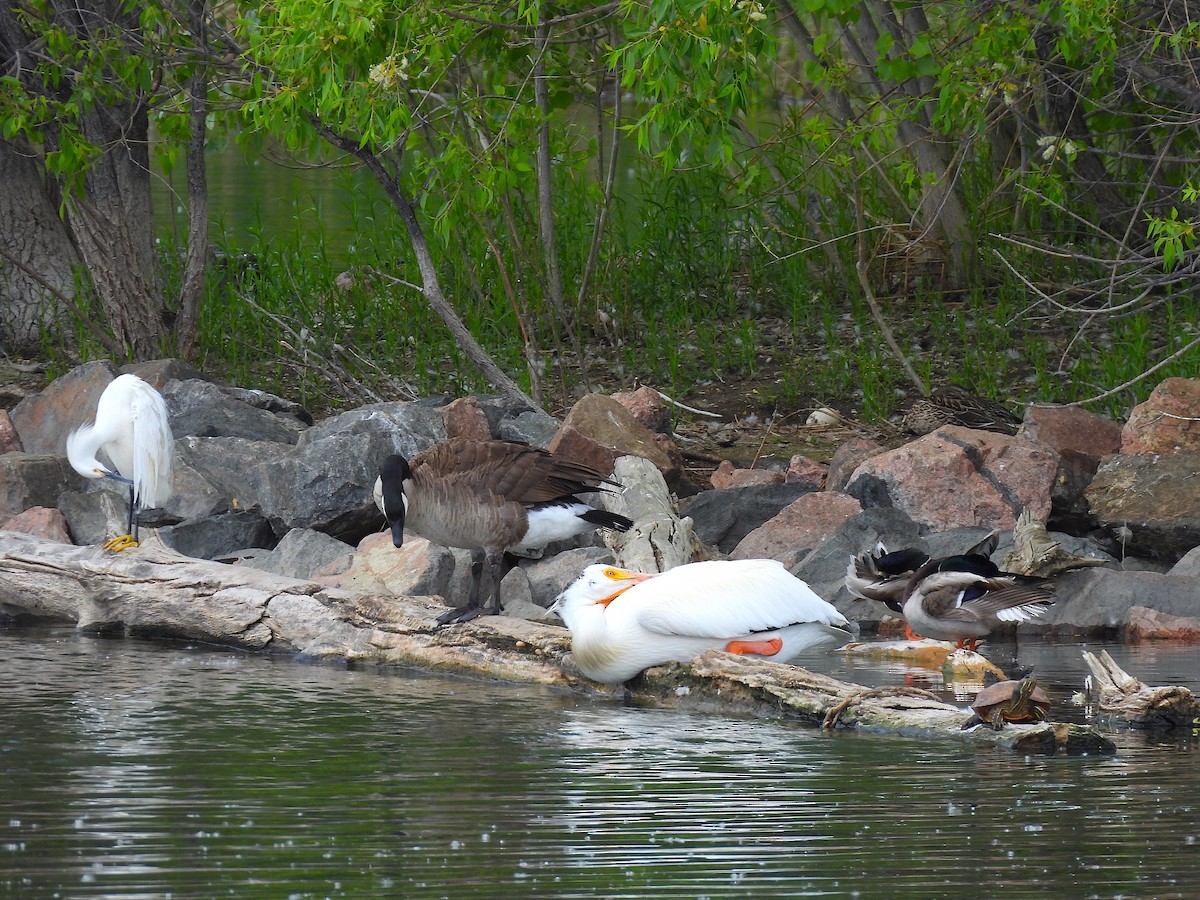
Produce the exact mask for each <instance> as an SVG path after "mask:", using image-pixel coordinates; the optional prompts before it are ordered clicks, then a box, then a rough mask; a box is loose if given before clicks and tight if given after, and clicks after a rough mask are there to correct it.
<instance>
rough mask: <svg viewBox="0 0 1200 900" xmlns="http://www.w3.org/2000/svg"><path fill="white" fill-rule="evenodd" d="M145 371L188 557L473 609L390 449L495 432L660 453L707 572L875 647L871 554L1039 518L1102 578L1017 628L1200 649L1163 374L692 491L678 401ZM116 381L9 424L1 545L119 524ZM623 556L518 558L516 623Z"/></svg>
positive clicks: (1187, 501) (1198, 472) (509, 587)
mask: <svg viewBox="0 0 1200 900" xmlns="http://www.w3.org/2000/svg"><path fill="white" fill-rule="evenodd" d="M128 369H129V370H131V371H135V372H136V373H137V374H139V375H141V376H142V377H143V378H145V379H146V380H147V381H149V382H150V383H151V384H153V385H155V386H156V387H158V388H159V389H160V390H161V391H162V393H163V395H164V397H165V398H166V401H167V405H168V408H169V410H170V414H171V426H172V431H173V433H174V436H175V446H176V456H177V462H176V471H175V495H174V496H173V497H172V498H171V500H170V501H169V502H168V503H166V504H165V506H164V507H163V508H162V509H160V510H157V511H154V512H153V513H152V514H151V515H149V516H145V517H143V526H144V527H145V526H147V525H148V526H150V527H151V528H156V529H157V536H158V538H159V539H160V540H161V541H162V542H163V543H164V544H165V545H167V546H168V547H171V548H173V549H175V550H176V551H178V552H179V553H182V554H184V555H186V556H189V557H195V558H200V559H210V560H218V561H221V562H225V563H230V564H236V565H242V566H247V567H253V568H258V569H263V570H267V571H270V572H274V573H277V574H281V575H285V576H288V577H292V578H299V579H305V580H311V581H314V582H316V583H318V584H322V585H326V586H328V587H331V588H339V589H345V590H353V591H359V592H363V593H367V594H373V595H375V596H378V597H381V598H386V597H388V596H442V597H445V596H458V595H459V593H460V592H461V591H463V590H465V579H466V578H467V577H468V569H469V567H468V565H467V555H466V553H465V552H461V551H451V550H447V549H445V548H441V547H435V546H431V545H429V544H428V543H427V542H424V541H419V540H414V541H406V543H405V546H404V547H403V548H402V549H400V550H397V549H395V548H393V547H392V545H391V541H390V538H388V536H387V535H386V534H385V533H383V531H382V528H383V520H382V517H381V516H380V514H379V513H378V511H377V510H376V508H375V505H374V503H373V501H372V498H371V493H370V490H371V485H372V484H373V482H374V479H375V476H376V474H377V467H378V462H379V460H381V459H382V458H383V457H384V456H386V455H387V454H389V453H403V454H405V455H408V456H411V455H412V454H414V453H416V452H417V451H419V450H421V449H423V448H424V447H426V446H429V445H430V444H432V443H435V442H436V441H439V440H442V439H444V438H446V437H463V438H472V439H488V438H493V437H495V438H503V439H509V440H520V441H525V442H527V443H530V444H533V445H535V446H541V447H548V448H550V449H552V450H555V451H556V452H560V453H563V454H564V455H567V456H570V457H572V458H575V459H578V460H579V461H581V462H584V463H586V464H588V465H590V466H592V467H594V468H597V469H600V470H603V471H611V470H612V468H613V465H614V463H615V461H616V460H617V459H618V458H619V457H622V456H626V455H633V456H638V457H642V458H644V459H648V460H650V462H652V463H653V465H654V467H655V468H657V470H658V471H659V472H661V474H662V476H663V478H664V479H665V482H666V484H667V485H668V486H669V487H670V488H671V489H672V490H673V491H674V492H675V494H676V495H677V496H678V497H679V498H681V499H679V501H678V511H679V513H680V514H681V515H682V516H686V517H688V518H689V519H690V520H691V525H692V528H693V531H694V535H695V546H694V548H693V555H694V556H695V557H696V558H704V557H721V556H728V557H731V558H747V557H772V558H776V559H779V560H781V561H782V562H783V563H784V564H785V565H786V566H788V568H789V569H790V570H791V571H793V572H794V573H795V574H796V575H798V576H799V577H800V578H802V579H804V580H805V581H807V582H808V583H809V584H810V585H811V586H812V587H813V589H814V590H816V591H817V593H818V594H820V595H821V596H823V597H825V598H826V599H828V600H830V602H832V603H834V605H836V606H837V607H838V608H839V609H840V610H841V611H842V612H843V613H844V614H846V616H847V617H848V618H850V619H851V620H852V621H854V622H857V623H858V625H859V627H860V629H861V630H862V631H863V632H864V633H871V632H874V631H876V630H881V631H882V632H884V633H887V632H888V630H889V628H890V627H891V623H890V622H889V621H888V620H887V618H886V610H885V609H884V608H883V607H882V606H880V607H878V608H874V607H875V606H876V605H875V604H872V603H867V602H864V601H854V600H853V599H852V598H851V597H850V596H849V594H848V592H846V590H845V588H844V586H843V585H842V580H843V578H844V575H845V571H846V564H847V562H848V560H849V559H850V557H851V555H852V554H856V553H859V552H862V551H863V550H865V549H868V548H870V547H872V546H873V545H874V544H875V542H876V541H879V540H882V541H884V542H885V543H886V544H888V545H889V546H891V547H899V546H919V547H922V548H923V549H925V550H927V551H928V552H929V553H931V554H934V555H944V554H946V553H953V552H957V551H958V550H960V549H961V548H963V547H965V546H968V545H970V544H972V543H974V542H975V541H976V540H978V539H979V538H980V537H982V536H983V535H984V534H986V533H987V532H988V531H990V530H992V529H1000V530H1001V532H1002V535H1001V541H1000V546H999V548H998V550H997V551H996V554H995V556H994V558H995V559H996V561H997V562H1001V561H1003V560H1004V558H1005V557H1006V556H1007V555H1008V554H1009V553H1010V552H1011V551H1012V549H1013V542H1012V536H1011V530H1012V528H1013V526H1014V525H1015V523H1016V520H1017V516H1018V515H1019V514H1020V513H1021V512H1022V510H1028V511H1029V512H1030V513H1031V514H1032V515H1033V516H1034V517H1035V518H1036V519H1037V520H1039V521H1043V522H1046V523H1047V525H1048V527H1049V529H1050V531H1051V536H1052V537H1053V538H1054V539H1055V540H1056V541H1058V542H1059V543H1060V544H1061V545H1062V547H1063V548H1064V550H1065V551H1066V552H1068V553H1070V554H1074V555H1076V556H1080V557H1084V558H1087V559H1096V560H1102V561H1103V565H1101V566H1097V567H1093V568H1084V569H1080V570H1078V571H1072V572H1066V573H1064V574H1062V575H1059V576H1057V577H1056V578H1055V585H1056V594H1057V597H1058V601H1057V603H1056V604H1055V606H1054V607H1053V609H1052V610H1051V611H1050V612H1049V613H1048V614H1047V615H1046V616H1045V617H1044V618H1043V620H1042V621H1040V622H1037V623H1029V624H1024V625H1022V626H1021V632H1022V633H1025V632H1030V633H1041V634H1048V635H1053V636H1058V637H1061V638H1068V637H1070V636H1074V635H1088V636H1109V637H1111V636H1119V637H1122V638H1125V639H1129V640H1145V639H1171V640H1183V641H1197V640H1200V379H1179V378H1176V379H1168V380H1166V381H1164V382H1163V383H1162V384H1160V385H1159V386H1158V387H1157V388H1156V389H1155V391H1154V392H1153V393H1152V394H1151V396H1150V397H1149V399H1148V400H1147V401H1146V402H1145V403H1143V404H1142V405H1140V406H1138V407H1137V408H1135V409H1134V410H1133V412H1132V413H1131V415H1130V417H1129V419H1128V421H1126V422H1124V423H1117V422H1113V421H1111V420H1107V419H1104V418H1102V417H1099V416H1095V415H1092V414H1090V413H1087V412H1085V411H1083V410H1081V409H1079V408H1073V407H1053V406H1031V407H1029V408H1028V409H1027V410H1026V411H1025V416H1024V421H1023V423H1022V425H1021V428H1020V429H1019V431H1018V433H1017V434H1015V435H1009V434H1001V433H995V432H990V431H980V430H976V429H971V428H964V427H960V426H955V425H948V426H944V427H942V428H939V429H937V430H936V431H934V432H933V433H931V434H928V435H925V436H922V437H918V438H916V439H914V440H912V441H909V442H907V443H904V444H902V445H900V446H898V447H892V448H888V447H885V446H882V445H881V444H879V443H876V441H875V440H873V439H872V437H871V436H868V435H853V434H852V435H849V436H848V439H847V440H846V441H845V442H843V443H842V444H841V446H840V447H838V448H837V449H836V451H835V452H834V453H833V455H832V457H831V458H830V459H829V460H828V461H819V460H814V459H810V458H807V457H803V456H797V457H793V458H792V459H791V460H790V461H789V462H788V465H787V466H786V467H785V466H782V465H780V466H778V470H776V469H772V468H764V467H747V466H746V465H745V463H746V461H737V460H729V461H723V462H721V463H720V464H719V465H714V466H713V469H712V471H711V473H710V476H709V484H696V483H693V482H690V481H689V480H688V479H687V477H685V475H684V469H683V454H682V453H681V452H680V450H679V447H678V445H677V443H676V441H675V440H673V434H672V429H671V415H670V407H669V406H667V405H666V404H665V403H664V402H663V401H662V399H661V397H660V396H659V395H658V394H657V392H655V391H653V390H651V389H649V388H642V389H640V390H638V391H636V392H633V393H631V394H618V395H614V396H612V397H609V396H603V395H589V396H587V397H584V398H583V399H582V400H580V401H579V402H578V403H577V404H576V405H575V407H574V408H573V409H572V410H571V411H570V412H569V413H568V414H567V415H566V417H565V418H564V419H563V420H562V421H559V420H558V419H555V418H553V417H551V416H548V415H545V414H543V413H540V412H534V411H532V410H528V409H519V408H516V407H513V406H512V405H510V404H507V403H505V402H503V401H500V400H497V399H494V398H484V397H463V398H428V399H423V400H418V401H407V402H396V403H380V404H373V405H370V406H364V407H361V408H359V409H355V410H352V411H350V412H346V413H342V414H340V415H336V416H331V417H330V418H328V419H325V420H323V421H320V422H313V421H312V418H311V416H309V415H308V414H307V413H306V412H305V411H304V410H303V409H302V408H301V407H300V406H299V405H298V404H296V403H293V402H290V401H288V400H285V399H282V398H279V397H275V396H273V395H270V394H266V393H263V392H258V391H249V390H245V389H239V388H231V387H225V386H221V385H218V384H215V383H213V382H212V381H210V380H208V379H206V378H204V377H203V376H202V375H201V374H200V373H198V372H196V371H195V370H194V369H191V367H189V366H187V365H186V364H183V363H180V362H179V361H175V360H160V361H156V362H152V363H146V364H142V365H137V366H132V367H128ZM117 371H118V370H117V368H116V367H114V366H113V365H111V364H110V363H107V362H93V363H88V364H85V365H83V366H80V367H78V368H76V369H75V370H73V371H71V372H69V373H67V374H65V375H63V376H62V377H60V378H58V379H56V380H55V381H54V382H53V383H51V384H50V385H48V386H47V387H46V388H45V389H44V390H43V391H42V392H40V393H39V394H36V395H32V396H27V397H25V398H24V399H22V400H21V401H20V402H19V403H17V404H15V405H14V406H13V407H12V408H11V409H9V410H7V411H5V410H0V530H8V531H16V532H25V533H28V534H32V535H35V536H37V537H40V538H42V539H45V540H49V541H58V542H61V543H75V544H79V545H86V544H96V543H99V542H101V541H103V540H104V539H105V537H107V536H110V535H111V534H113V533H116V532H117V531H119V530H121V527H122V523H123V520H124V517H125V515H126V512H125V506H124V504H125V495H124V492H123V489H121V488H120V486H118V485H112V484H106V483H104V480H100V481H88V482H87V483H86V484H83V483H82V482H84V481H85V479H82V478H80V477H79V476H78V475H77V474H76V473H75V472H74V471H73V470H72V469H71V467H70V466H69V465H68V464H67V462H66V459H65V457H64V455H63V454H64V452H65V451H64V447H65V440H66V435H67V433H68V432H69V431H70V430H71V429H72V428H74V427H76V426H77V425H79V424H80V423H82V422H84V421H87V420H90V418H91V416H92V415H93V413H94V410H95V403H96V399H97V397H98V396H99V394H100V392H101V391H102V390H103V388H104V387H105V385H106V384H107V383H108V382H109V381H110V380H111V379H112V378H113V377H114V376H115V375H116V374H117ZM739 463H740V464H739ZM692 471H693V470H691V469H689V474H691V473H692ZM693 477H694V475H693ZM610 553H611V551H610V549H609V548H606V547H604V546H602V545H601V544H600V542H599V539H590V540H588V541H586V542H584V543H583V544H582V545H579V544H575V545H571V546H566V547H552V548H549V550H548V551H547V552H546V553H545V554H544V556H543V558H541V559H536V560H535V559H529V560H523V561H522V562H521V564H520V566H518V567H517V568H516V569H514V570H513V572H511V573H510V574H509V576H508V578H507V579H506V581H505V584H504V597H505V603H506V613H507V614H508V615H512V616H517V617H523V618H528V619H539V618H542V617H543V614H544V608H545V607H546V606H548V605H549V604H550V603H551V602H552V601H553V599H554V597H555V596H556V595H557V594H558V592H559V591H561V590H562V588H563V587H564V586H565V585H566V584H567V583H568V582H569V581H570V580H571V579H572V578H573V577H574V576H575V575H576V574H577V573H578V572H579V571H580V569H582V568H583V567H584V566H585V565H588V564H589V563H592V562H596V561H600V560H603V559H606V558H609V554H610Z"/></svg>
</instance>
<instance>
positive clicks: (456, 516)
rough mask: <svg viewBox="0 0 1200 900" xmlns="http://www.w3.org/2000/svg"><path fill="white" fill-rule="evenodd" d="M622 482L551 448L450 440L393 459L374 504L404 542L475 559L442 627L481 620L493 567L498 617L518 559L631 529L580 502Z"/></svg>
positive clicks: (613, 516)
mask: <svg viewBox="0 0 1200 900" xmlns="http://www.w3.org/2000/svg"><path fill="white" fill-rule="evenodd" d="M605 486H615V482H612V481H610V480H609V479H608V478H606V477H605V476H603V475H602V474H601V473H599V472H597V471H596V470H595V469H591V468H589V467H588V466H584V465H580V464H579V463H574V462H571V461H569V460H565V459H562V458H561V457H558V456H555V455H554V454H552V453H549V452H547V451H545V450H540V449H538V448H536V447H531V446H529V445H527V444H518V443H515V442H512V441H466V440H449V441H442V442H441V443H439V444H434V445H433V446H432V447H430V448H428V449H427V450H423V451H421V452H420V453H418V454H417V455H416V456H414V457H413V458H412V460H411V461H409V460H407V459H405V458H404V457H403V456H400V455H398V454H395V455H392V456H388V457H387V458H386V459H384V461H383V464H382V465H381V466H380V470H379V478H378V479H376V481H375V503H376V505H377V506H378V507H379V509H380V511H381V512H382V513H383V515H384V518H386V519H387V522H388V525H389V526H390V528H391V530H392V543H393V544H394V545H395V546H397V547H400V546H402V545H403V543H404V531H405V529H406V528H407V529H408V530H410V531H414V532H416V533H417V534H419V535H421V536H422V537H424V538H427V539H428V540H429V541H431V542H432V543H435V544H441V545H443V546H445V547H462V548H465V549H467V550H471V551H472V564H471V574H472V579H471V590H470V593H469V594H468V596H467V604H466V606H463V607H458V608H455V609H452V610H450V611H449V612H447V613H445V614H444V615H442V616H441V617H440V618H439V619H438V623H439V624H442V625H444V624H446V623H447V622H465V621H467V620H469V619H473V618H475V617H476V616H478V615H481V614H482V613H483V609H484V601H485V600H486V598H481V596H480V593H481V591H480V581H481V578H482V573H483V565H484V562H485V561H486V562H487V563H488V567H489V570H490V574H491V585H490V588H489V589H490V595H491V598H492V603H493V611H494V612H495V613H496V614H497V615H499V614H500V582H501V581H502V580H503V578H504V575H505V573H506V572H507V570H508V568H511V563H512V560H511V558H509V557H508V556H507V555H506V553H515V554H520V553H523V552H527V551H530V550H535V549H539V548H542V547H545V546H546V545H547V544H549V543H552V542H554V541H561V540H565V539H566V538H570V537H574V536H575V535H578V534H583V533H584V532H585V531H591V530H593V529H595V528H611V529H613V530H615V531H628V530H629V528H631V527H632V526H633V522H632V521H631V520H629V519H628V518H626V517H625V516H622V515H618V514H616V513H611V512H608V511H606V510H602V509H595V508H594V507H591V506H588V505H587V504H586V503H584V502H583V501H582V500H580V499H579V498H578V497H577V496H576V495H577V494H582V493H586V492H590V491H599V490H604V489H605Z"/></svg>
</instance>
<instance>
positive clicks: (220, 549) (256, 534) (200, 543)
mask: <svg viewBox="0 0 1200 900" xmlns="http://www.w3.org/2000/svg"><path fill="white" fill-rule="evenodd" d="M157 534H158V538H159V540H161V541H162V542H163V543H164V544H166V545H167V546H168V547H170V548H172V549H173V550H176V551H177V552H179V553H182V554H183V555H184V556H191V557H193V558H195V559H219V558H221V557H223V556H229V555H231V554H233V553H236V552H237V551H239V550H242V549H244V548H246V547H265V548H266V549H271V548H272V547H274V546H275V545H276V543H277V542H278V540H279V538H278V536H276V534H275V532H274V530H273V529H272V528H271V524H270V523H269V522H268V521H267V520H266V519H265V518H263V516H262V514H261V513H260V512H258V511H257V510H253V509H235V510H230V511H229V512H226V513H222V514H221V515H217V516H205V517H203V518H199V519H189V520H188V521H186V522H181V523H179V524H178V525H168V526H167V527H165V528H160V529H158V532H157Z"/></svg>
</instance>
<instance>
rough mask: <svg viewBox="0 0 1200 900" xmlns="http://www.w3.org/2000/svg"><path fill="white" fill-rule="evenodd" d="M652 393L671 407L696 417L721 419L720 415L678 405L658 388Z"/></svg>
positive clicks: (678, 403)
mask: <svg viewBox="0 0 1200 900" xmlns="http://www.w3.org/2000/svg"><path fill="white" fill-rule="evenodd" d="M654 391H655V393H657V394H658V396H660V397H662V398H663V399H664V400H666V401H667V402H668V403H670V404H671V405H672V406H678V407H679V408H680V409H682V410H686V411H687V412H690V413H695V414H696V415H698V416H709V417H710V418H713V419H720V418H722V416H721V414H720V413H715V412H708V411H707V410H704V409H696V407H694V406H687V405H685V404H683V403H680V402H679V401H678V400H672V399H671V398H670V397H668V396H667V395H666V394H664V393H663V392H662V391H660V390H659V389H658V388H654Z"/></svg>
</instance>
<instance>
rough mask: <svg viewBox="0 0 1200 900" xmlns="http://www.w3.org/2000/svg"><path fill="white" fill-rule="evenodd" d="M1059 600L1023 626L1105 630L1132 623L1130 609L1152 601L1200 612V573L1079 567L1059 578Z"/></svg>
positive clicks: (1172, 610)
mask: <svg viewBox="0 0 1200 900" xmlns="http://www.w3.org/2000/svg"><path fill="white" fill-rule="evenodd" d="M1054 588H1055V597H1056V602H1055V604H1054V605H1053V606H1052V607H1051V608H1050V609H1049V610H1048V611H1047V612H1046V614H1045V615H1043V616H1042V617H1041V619H1040V621H1039V622H1038V623H1036V624H1033V625H1022V626H1021V629H1020V630H1021V632H1026V631H1032V632H1040V631H1044V630H1047V629H1048V630H1050V631H1051V632H1054V633H1057V634H1062V635H1067V634H1085V635H1104V634H1112V633H1116V632H1118V631H1119V630H1120V629H1121V628H1123V627H1124V626H1126V625H1127V624H1128V623H1129V619H1130V609H1131V608H1132V607H1135V606H1141V607H1146V608H1147V609H1153V610H1157V611H1159V612H1163V613H1166V614H1168V615H1172V616H1181V617H1191V618H1195V617H1197V616H1200V578H1195V577H1188V576H1175V575H1160V574H1158V573H1156V572H1123V571H1117V570H1115V569H1077V570H1075V571H1071V572H1065V573H1063V574H1062V575H1060V576H1058V577H1057V578H1055V579H1054Z"/></svg>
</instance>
